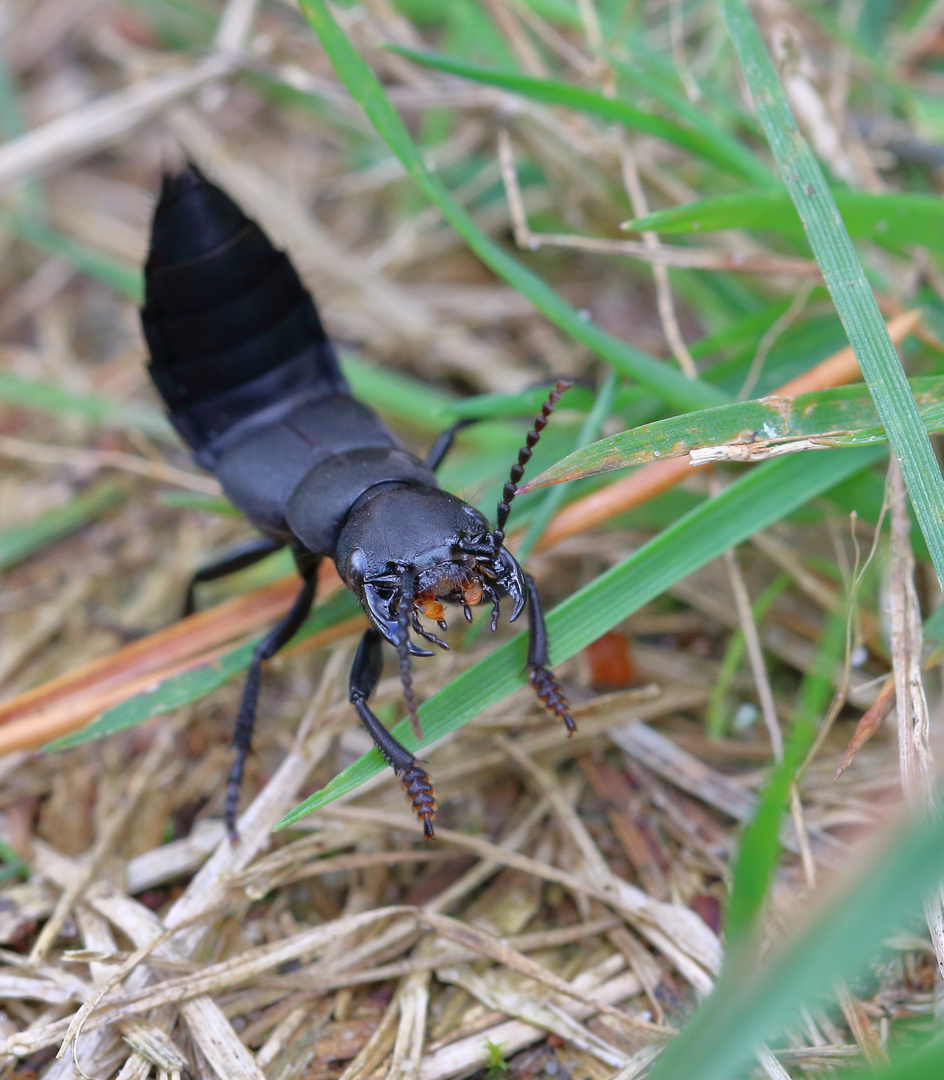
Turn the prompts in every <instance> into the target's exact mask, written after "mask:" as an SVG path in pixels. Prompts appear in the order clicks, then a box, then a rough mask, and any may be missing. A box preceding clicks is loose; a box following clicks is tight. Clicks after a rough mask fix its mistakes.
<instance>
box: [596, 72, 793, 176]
mask: <svg viewBox="0 0 944 1080" xmlns="http://www.w3.org/2000/svg"><path fill="white" fill-rule="evenodd" d="M607 59H608V60H609V62H610V63H611V64H612V65H613V66H614V67H615V68H616V70H617V72H618V73H619V75H621V76H623V77H624V78H627V79H631V80H632V81H633V82H634V83H637V84H638V85H639V86H641V87H642V88H643V90H644V91H645V92H646V93H647V94H650V95H651V96H652V97H656V98H658V99H659V100H660V101H662V102H663V104H665V105H668V107H669V108H670V109H671V111H672V112H673V114H674V115H675V116H679V117H682V119H684V120H685V122H686V123H687V124H688V125H689V126H690V127H693V128H695V130H696V131H700V132H701V134H702V135H704V136H705V138H706V139H709V140H710V141H711V142H712V143H714V145H715V148H716V151H717V152H723V153H724V155H725V156H726V157H727V159H728V162H729V165H730V170H731V171H733V172H736V173H739V174H740V175H741V176H743V177H744V178H745V179H746V180H750V181H752V182H753V183H755V184H759V185H760V186H761V187H765V188H766V187H774V188H779V187H780V181H779V179H778V178H777V177H776V176H775V175H774V174H773V173H772V172H771V171H770V169H768V168H767V166H766V165H765V164H764V163H763V162H762V161H761V160H760V158H759V157H757V155H756V154H755V153H754V151H753V150H752V149H751V148H750V147H749V146H747V145H746V144H745V143H742V142H740V141H739V140H738V139H736V138H734V137H733V136H732V135H729V134H728V133H727V131H726V130H725V129H724V128H723V127H722V126H721V124H719V123H717V122H716V121H715V119H714V118H713V117H712V116H711V114H710V113H709V112H708V110H707V109H706V108H705V102H704V101H702V102H700V103H699V104H698V105H693V104H692V103H691V102H690V101H689V100H688V98H687V97H685V95H684V94H682V93H678V92H677V91H675V90H672V89H670V88H669V87H668V86H667V85H666V83H665V82H664V81H663V80H662V79H659V78H654V77H653V76H652V75H650V74H649V73H648V72H647V71H646V70H645V68H644V67H639V66H637V65H636V64H633V63H627V62H626V61H625V60H620V59H618V58H617V57H615V56H613V55H609V56H608V57H607ZM703 85H704V84H703ZM752 119H753V118H752Z"/></svg>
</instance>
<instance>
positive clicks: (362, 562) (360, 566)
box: [347, 548, 367, 585]
mask: <svg viewBox="0 0 944 1080" xmlns="http://www.w3.org/2000/svg"><path fill="white" fill-rule="evenodd" d="M366 573H367V556H366V555H365V554H364V552H363V551H362V550H361V549H360V548H355V549H354V550H353V551H352V552H351V557H350V558H349V559H348V561H347V579H348V581H350V582H352V583H354V584H357V585H363V584H364V576H365V575H366Z"/></svg>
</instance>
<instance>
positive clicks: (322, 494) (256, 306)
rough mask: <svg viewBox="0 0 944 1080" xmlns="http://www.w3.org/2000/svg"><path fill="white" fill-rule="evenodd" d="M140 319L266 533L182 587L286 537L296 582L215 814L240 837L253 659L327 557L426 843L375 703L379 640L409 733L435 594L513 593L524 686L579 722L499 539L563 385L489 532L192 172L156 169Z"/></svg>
mask: <svg viewBox="0 0 944 1080" xmlns="http://www.w3.org/2000/svg"><path fill="white" fill-rule="evenodd" d="M144 274H145V293H144V307H143V308H142V310H141V321H142V325H143V329H144V336H145V338H146V340H147V345H148V350H149V352H150V363H149V371H150V374H151V377H152V379H153V380H154V383H155V386H156V387H157V389H158V391H159V393H160V395H161V397H162V398H163V400H164V404H165V405H166V407H167V411H168V413H169V415H170V419H171V422H172V423H173V425H174V427H175V428H176V429H177V431H178V432H179V434H180V435H181V437H182V438H183V440H184V442H185V443H186V444H187V445H188V446H189V447H190V449H191V451H192V452H193V455H194V458H195V459H196V461H197V462H198V463H199V464H200V465H202V466H203V467H204V468H205V469H207V470H208V471H209V472H211V473H212V474H213V475H214V476H216V478H217V479H218V480H219V482H220V484H221V486H222V488H223V490H224V491H225V493H226V495H227V496H228V497H229V499H230V500H231V501H232V502H233V503H234V504H235V506H236V507H238V509H239V510H240V511H241V512H242V513H243V514H245V516H246V517H247V518H248V519H249V521H250V522H251V523H252V524H253V525H255V526H256V527H257V528H258V529H259V530H260V531H261V533H262V536H261V537H259V538H257V539H255V540H252V541H250V542H249V543H246V544H244V545H243V546H241V547H240V548H238V549H236V550H234V551H232V552H230V553H229V554H227V555H226V556H224V557H223V558H222V559H220V560H219V561H218V562H216V563H214V564H212V565H209V566H206V567H204V568H203V569H201V570H198V571H197V573H196V574H195V575H194V577H193V579H192V581H191V583H190V587H189V589H188V590H187V599H186V603H185V608H184V613H185V614H189V613H191V612H192V611H193V610H194V599H195V589H196V586H197V585H198V584H199V583H200V582H206V581H212V580H214V579H216V578H220V577H223V576H224V575H226V574H229V573H232V572H234V571H236V570H240V569H242V568H244V567H246V566H250V565H251V564H252V563H254V562H257V561H259V560H260V559H262V558H264V557H265V556H266V555H269V554H271V553H272V552H274V551H276V550H278V549H279V548H282V547H285V546H286V545H287V546H289V547H290V549H291V551H292V554H293V556H294V559H295V564H296V566H297V568H298V572H299V574H300V576H301V579H302V585H301V589H300V590H299V593H298V595H297V597H296V598H295V601H294V603H293V605H292V607H291V609H290V610H289V612H288V614H287V615H285V617H284V618H283V619H282V620H281V621H280V622H279V623H278V624H277V625H276V626H275V627H274V628H273V629H272V630H271V631H270V632H269V633H268V634H267V635H266V636H265V637H264V638H263V639H262V640H261V641H260V642H259V644H258V645H257V646H256V648H255V650H254V652H253V656H252V662H251V664H250V667H249V672H248V675H247V677H246V683H245V688H244V690H243V696H242V702H241V705H240V709H239V715H238V718H237V720H236V726H235V731H234V734H233V748H234V751H235V755H234V760H233V765H232V769H231V772H230V775H229V782H228V785H227V791H226V804H225V817H226V826H227V829H228V831H229V834H230V836H231V837H235V836H236V809H237V805H238V797H239V786H240V783H241V781H242V775H243V767H244V765H245V760H246V756H247V754H248V753H249V751H250V748H251V745H252V732H253V726H254V724H255V717H256V708H257V702H258V697H259V683H260V678H261V673H262V664H263V662H264V661H266V660H268V659H270V658H271V657H272V656H274V655H275V654H276V653H277V652H278V651H279V649H280V648H281V647H282V646H283V645H284V644H285V643H286V642H287V641H288V640H289V639H290V638H291V637H292V635H293V634H294V633H295V632H296V631H297V630H298V628H299V627H300V626H301V624H302V622H303V621H304V620H305V618H306V617H307V615H308V613H309V611H310V610H311V607H312V604H313V603H314V599H315V586H316V576H317V569H318V564H319V563H320V561H321V559H322V558H324V557H326V556H328V557H331V558H333V559H334V561H335V564H336V565H337V569H338V573H339V574H340V576H341V578H342V580H343V581H344V582H345V584H346V585H347V586H348V588H350V589H351V590H352V592H353V593H354V595H355V596H356V597H357V600H358V601H359V603H360V604H361V606H362V607H363V609H364V611H365V612H366V613H367V616H368V618H369V619H370V624H371V625H370V627H369V629H368V630H367V631H366V632H365V633H364V636H363V638H362V639H361V642H360V646H359V647H358V650H357V654H356V656H355V658H354V664H353V667H352V669H351V676H350V686H349V696H350V700H351V703H352V704H353V705H354V708H355V709H356V710H357V714H358V716H359V717H360V719H361V721H362V722H363V724H364V726H365V727H366V728H367V730H368V731H369V732H370V735H371V738H372V739H373V741H374V743H375V744H376V745H377V747H378V749H379V750H380V752H381V754H382V755H383V756H384V758H385V760H386V761H387V763H388V764H389V765H390V766H391V768H392V769H393V770H394V772H395V773H396V774H397V775H398V776H399V777H400V780H401V782H402V784H403V786H404V788H405V790H406V793H407V796H408V798H409V799H410V802H411V804H412V807H413V810H414V812H415V813H416V815H417V817H418V818H419V819H420V820H421V821H422V823H423V832H424V835H425V836H426V837H427V838H431V837H433V835H434V830H433V818H434V816H435V812H436V798H435V793H434V790H433V785H432V782H431V781H430V778H429V775H428V773H427V772H426V770H425V769H423V767H422V765H421V764H420V762H419V761H418V760H417V758H416V757H415V756H414V755H413V754H411V753H410V751H409V750H407V749H406V748H405V747H404V746H402V745H401V744H400V743H399V742H398V741H397V740H396V739H394V738H393V736H392V735H391V734H390V733H389V732H388V731H387V729H386V728H385V727H384V726H383V724H381V722H380V720H379V719H378V718H377V717H376V716H375V715H374V713H373V712H372V711H371V709H370V707H369V705H368V700H369V699H370V696H371V694H372V693H373V692H374V689H375V688H376V686H377V683H378V681H379V679H380V673H381V668H382V665H383V658H382V654H381V645H382V642H383V640H384V639H386V640H387V641H388V642H389V643H390V644H391V645H393V646H394V648H395V649H396V651H397V654H398V657H399V664H400V677H401V681H402V684H403V692H404V698H405V701H406V706H407V711H408V713H409V716H410V719H411V722H412V725H413V729H414V731H415V732H416V734H417V736H420V734H421V732H420V726H419V721H418V719H417V714H416V701H415V697H414V694H413V689H412V684H411V677H410V655H411V654H412V655H414V656H431V655H433V654H432V653H431V652H430V650H428V649H425V648H423V647H421V646H419V645H417V643H416V642H415V641H414V640H412V638H411V636H410V631H411V630H412V631H413V632H414V633H415V634H416V635H417V636H418V637H420V638H422V639H424V640H425V641H427V642H429V643H431V644H435V645H440V646H443V647H448V646H446V645H445V643H444V642H442V641H440V639H439V638H438V637H436V636H435V635H434V634H432V633H430V632H428V631H427V630H426V629H424V628H423V626H422V625H421V623H420V621H419V615H421V614H422V615H424V616H425V617H426V618H429V619H431V620H432V621H434V622H436V623H438V625H439V626H440V627H441V628H442V629H446V628H447V627H446V622H445V619H444V610H443V603H451V604H457V605H459V606H460V607H461V608H462V610H463V612H464V614H465V617H466V618H467V619H469V620H471V618H472V613H471V610H470V608H471V606H473V605H475V604H477V603H479V602H480V601H482V600H488V601H490V602H491V605H492V618H491V626H492V630H494V629H495V628H496V626H497V623H498V616H499V602H500V600H501V598H502V597H503V596H508V597H509V598H510V600H511V603H512V613H511V620H512V621H514V620H515V619H517V618H518V616H519V615H520V614H521V612H522V611H523V610H524V608H525V606H527V608H528V612H529V644H528V659H527V667H528V682H529V684H530V686H531V688H532V689H533V690H534V692H535V693H536V694H537V696H538V698H539V699H540V701H541V702H542V703H543V705H544V707H545V708H546V709H547V710H548V711H549V712H551V713H552V714H554V715H556V716H557V717H559V718H560V719H561V720H563V722H564V724H565V725H566V728H567V731H568V733H570V732H573V731H574V730H575V725H574V721H573V719H572V717H571V715H570V710H569V707H568V705H567V701H566V699H565V697H564V694H563V691H562V690H561V687H560V685H559V684H558V682H557V680H556V679H555V678H554V676H553V675H552V674H551V672H550V670H549V666H548V665H549V659H548V646H547V632H546V629H545V625H544V615H543V612H542V610H541V603H540V599H539V597H538V592H537V589H536V587H535V584H534V580H533V579H532V578H531V576H530V575H529V574H526V573H525V572H524V571H523V570H522V569H521V567H520V566H519V565H518V563H517V562H516V560H515V558H514V557H513V556H512V554H511V552H509V551H508V549H507V548H506V547H505V546H504V541H505V531H504V530H505V524H506V522H507V520H508V513H509V509H510V504H511V501H512V499H513V498H514V496H515V492H516V489H517V484H518V482H519V481H520V480H521V477H522V475H523V474H524V469H525V465H526V464H527V462H528V460H529V459H530V457H531V452H532V449H533V448H534V445H535V444H536V443H537V441H538V439H539V438H540V435H541V432H542V430H543V429H544V426H545V425H546V423H547V419H548V416H549V415H550V413H551V412H552V410H553V409H554V406H555V405H556V404H557V402H558V400H559V399H560V396H561V394H562V393H563V391H564V390H566V389H567V387H568V386H569V383H568V382H567V381H561V382H559V383H558V384H557V386H556V387H555V388H554V390H552V391H551V393H550V395H549V397H548V400H547V402H546V403H545V405H544V407H543V409H542V411H541V414H540V415H539V416H537V417H536V418H535V421H534V428H533V430H532V431H530V432H529V433H528V436H527V441H526V443H525V445H524V446H523V447H522V448H521V450H520V451H519V453H518V460H517V462H516V463H515V464H514V465H513V466H512V469H511V477H510V479H509V481H508V483H507V484H506V485H505V487H504V491H503V493H502V498H501V501H500V502H499V504H498V512H497V519H496V527H495V528H494V529H492V528H491V526H490V525H489V522H488V520H487V519H486V518H485V517H484V515H482V514H481V513H480V512H479V511H478V510H476V509H475V508H474V507H472V506H469V505H468V504H467V503H465V502H463V501H462V500H461V499H459V498H457V497H456V496H455V495H450V494H449V493H448V492H446V491H443V490H442V488H440V487H439V485H438V483H437V482H436V475H435V470H436V468H437V467H438V466H439V464H440V463H441V462H442V460H443V458H444V457H445V456H446V454H447V453H448V452H449V449H450V447H451V446H452V442H453V439H454V438H455V435H456V432H457V430H458V429H459V428H460V427H461V426H463V422H462V421H460V422H459V423H457V424H455V425H453V427H452V428H450V429H448V430H447V431H445V432H443V434H442V435H441V436H440V437H439V438H438V439H437V440H436V443H435V444H434V446H433V447H432V449H431V450H430V452H429V454H428V456H427V458H426V460H425V461H421V460H420V459H419V458H417V457H415V456H414V455H412V454H410V453H408V452H407V451H406V450H404V449H403V448H402V447H401V446H400V444H399V442H398V441H397V439H396V438H395V437H394V436H393V435H392V434H391V433H390V432H389V431H388V430H387V428H386V427H385V426H384V425H383V423H382V422H381V421H380V419H379V417H378V416H377V415H376V414H375V413H374V412H373V411H372V410H371V409H369V408H367V406H365V405H363V404H362V403H361V402H359V401H357V400H356V399H355V398H354V397H352V396H351V392H350V388H349V386H348V384H347V382H346V380H345V379H344V377H343V375H342V374H341V371H340V368H339V366H338V361H337V357H336V355H335V350H334V347H333V345H332V343H331V341H330V339H329V338H328V336H327V334H326V333H325V331H324V328H323V326H322V324H321V320H320V318H319V316H318V312H317V309H316V308H315V305H314V301H313V300H312V297H311V295H310V293H309V292H308V291H307V289H306V288H305V286H304V285H303V284H302V282H301V279H300V278H299V276H298V273H297V272H296V270H295V268H294V267H293V265H292V263H291V261H290V260H289V258H288V256H287V255H286V254H285V253H284V252H283V251H280V250H278V249H277V248H276V247H275V246H274V245H273V244H272V242H271V241H270V240H269V238H268V237H267V236H266V234H265V233H264V232H263V231H262V229H261V228H260V227H259V226H258V225H257V224H256V223H255V222H254V221H252V220H250V219H249V218H248V217H247V216H246V215H245V214H244V213H243V211H242V210H241V209H240V208H239V207H238V206H237V205H236V203H235V202H233V200H232V199H231V198H230V197H229V196H228V195H227V194H226V193H225V192H223V191H222V190H221V189H220V188H219V187H217V186H216V185H215V184H213V183H211V182H210V181H209V180H207V179H206V178H205V177H204V176H203V174H202V173H201V172H200V171H199V169H197V168H196V166H194V165H192V164H189V165H187V166H186V167H185V168H183V169H182V170H181V171H180V172H179V173H177V174H176V175H172V174H165V176H164V178H163V182H162V185H161V192H160V196H159V198H158V201H157V205H156V207H155V210H154V218H153V223H152V228H151V244H150V250H149V253H148V257H147V262H146V264H145V271H144Z"/></svg>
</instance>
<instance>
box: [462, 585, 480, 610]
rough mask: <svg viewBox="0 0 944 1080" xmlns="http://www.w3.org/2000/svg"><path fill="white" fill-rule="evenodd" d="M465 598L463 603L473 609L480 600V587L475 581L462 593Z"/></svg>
mask: <svg viewBox="0 0 944 1080" xmlns="http://www.w3.org/2000/svg"><path fill="white" fill-rule="evenodd" d="M463 596H465V602H466V603H467V604H468V605H469V607H475V605H476V604H477V603H478V602H479V601H480V600H481V599H482V586H481V585H480V584H479V583H478V582H477V581H476V582H474V583H473V584H472V585H470V586H469V587H468V588H467V589H466V590H464V592H463Z"/></svg>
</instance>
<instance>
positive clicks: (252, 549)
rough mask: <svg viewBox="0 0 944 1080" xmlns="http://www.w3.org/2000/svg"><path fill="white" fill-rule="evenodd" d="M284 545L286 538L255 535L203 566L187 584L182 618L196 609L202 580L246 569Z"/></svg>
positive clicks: (213, 579)
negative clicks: (276, 538)
mask: <svg viewBox="0 0 944 1080" xmlns="http://www.w3.org/2000/svg"><path fill="white" fill-rule="evenodd" d="M283 547H285V541H284V540H275V539H273V538H272V537H271V536H255V537H253V538H252V540H247V541H246V542H245V543H244V544H239V545H238V546H237V547H234V548H233V549H232V550H231V551H227V552H226V554H225V555H223V556H221V557H220V558H219V559H217V560H216V562H212V563H208V564H207V565H206V566H201V567H200V569H199V570H197V572H196V573H195V574H194V575H193V577H192V578H191V579H190V584H189V585H188V586H187V595H186V598H185V600H184V608H183V614H182V616H181V618H184V619H186V617H187V616H188V615H192V614H193V613H194V611H196V608H197V603H196V600H197V597H196V590H197V586H198V585H199V584H201V582H204V581H216V580H217V579H218V578H221V577H226V576H227V575H228V574H235V573H236V571H237V570H244V569H245V568H246V567H247V566H253V565H254V564H255V563H257V562H260V561H261V560H262V559H264V558H265V557H266V556H267V555H271V554H272V553H273V552H274V551H278V550H279V549H280V548H283Z"/></svg>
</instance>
